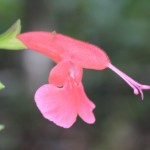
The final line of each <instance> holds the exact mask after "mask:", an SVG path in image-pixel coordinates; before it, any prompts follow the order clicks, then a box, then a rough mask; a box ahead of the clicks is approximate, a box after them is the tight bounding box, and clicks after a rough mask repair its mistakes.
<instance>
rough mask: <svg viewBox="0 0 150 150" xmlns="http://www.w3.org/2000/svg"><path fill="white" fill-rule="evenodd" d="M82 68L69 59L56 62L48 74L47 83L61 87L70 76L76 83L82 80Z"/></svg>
mask: <svg viewBox="0 0 150 150" xmlns="http://www.w3.org/2000/svg"><path fill="white" fill-rule="evenodd" d="M82 74H83V69H82V68H80V67H78V66H76V65H75V64H74V63H73V62H72V61H71V60H64V61H61V62H60V63H58V64H57V65H56V66H55V67H54V68H53V69H52V70H51V72H50V74H49V79H48V80H49V83H51V84H53V85H56V86H58V87H61V86H63V85H64V83H65V82H67V80H68V77H69V76H72V77H73V78H74V80H75V82H76V83H80V82H81V80H82Z"/></svg>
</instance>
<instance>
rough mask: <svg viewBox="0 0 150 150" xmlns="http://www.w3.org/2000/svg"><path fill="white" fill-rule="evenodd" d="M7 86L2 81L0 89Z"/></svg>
mask: <svg viewBox="0 0 150 150" xmlns="http://www.w3.org/2000/svg"><path fill="white" fill-rule="evenodd" d="M3 88H5V85H4V84H2V83H1V82H0V90H1V89H3Z"/></svg>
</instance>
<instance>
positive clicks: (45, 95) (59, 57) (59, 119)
mask: <svg viewBox="0 0 150 150" xmlns="http://www.w3.org/2000/svg"><path fill="white" fill-rule="evenodd" d="M18 39H20V40H21V41H22V42H23V43H24V44H25V45H26V46H27V48H29V49H32V50H35V51H37V52H40V53H43V54H45V55H47V56H48V57H50V58H51V59H53V60H54V61H55V62H56V63H58V64H57V66H56V67H54V68H53V69H52V71H51V73H50V76H49V84H46V85H44V86H42V87H40V88H39V89H38V90H37V92H36V94H35V101H36V104H37V106H38V108H39V109H40V111H41V112H42V114H43V116H44V117H45V118H47V119H49V120H50V121H53V122H54V123H56V124H57V125H59V126H62V127H65V128H68V127H70V126H71V125H72V124H73V123H74V122H75V120H76V117H77V115H79V116H80V117H81V118H82V119H83V120H84V121H85V122H87V123H94V121H95V118H94V115H93V113H92V110H93V109H94V108H95V105H94V104H93V103H92V102H91V101H90V100H89V99H88V98H87V96H86V95H85V92H84V88H83V85H82V83H81V79H82V68H87V69H96V70H102V69H105V68H110V69H111V70H112V71H114V72H115V73H117V74H118V75H119V76H120V77H121V78H122V79H123V80H124V81H125V82H126V83H127V84H128V85H129V86H130V87H131V88H132V89H133V90H134V94H136V95H137V94H139V93H140V94H141V98H142V100H143V98H144V94H143V91H142V90H149V89H150V86H148V85H142V84H140V83H138V82H136V81H135V80H133V79H132V78H131V77H129V76H127V75H126V74H125V73H123V72H122V71H120V70H119V69H118V68H116V67H115V66H113V65H112V64H111V62H110V59H109V57H108V56H107V54H106V53H105V52H104V51H103V50H102V49H101V48H99V47H97V46H95V45H92V44H89V43H86V42H82V41H79V40H76V39H73V38H70V37H68V36H65V35H62V34H58V33H55V32H52V33H50V32H28V33H23V34H20V35H19V36H18Z"/></svg>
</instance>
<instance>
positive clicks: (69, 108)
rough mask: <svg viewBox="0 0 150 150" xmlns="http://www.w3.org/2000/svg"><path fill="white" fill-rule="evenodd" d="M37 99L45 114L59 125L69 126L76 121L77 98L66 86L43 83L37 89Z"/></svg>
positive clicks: (38, 105) (40, 108)
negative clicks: (58, 86)
mask: <svg viewBox="0 0 150 150" xmlns="http://www.w3.org/2000/svg"><path fill="white" fill-rule="evenodd" d="M35 101H36V104H37V107H38V108H39V110H40V111H41V113H42V114H43V116H44V117H45V118H47V119H48V120H50V121H53V122H54V123H55V124H57V125H58V126H61V127H64V128H69V127H71V126H72V125H73V123H74V122H75V121H76V117H77V107H76V100H75V98H74V94H73V93H70V91H68V89H66V87H63V88H57V87H55V86H53V85H51V84H46V85H43V86H42V87H40V88H39V89H38V90H37V92H36V94H35Z"/></svg>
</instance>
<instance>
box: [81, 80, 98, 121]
mask: <svg viewBox="0 0 150 150" xmlns="http://www.w3.org/2000/svg"><path fill="white" fill-rule="evenodd" d="M78 94H79V99H78V114H79V116H80V117H81V118H82V119H83V120H84V121H85V122H86V123H89V124H93V123H94V122H95V116H94V114H93V112H92V111H93V109H94V108H95V104H94V103H93V102H92V101H91V100H89V98H88V97H87V96H86V94H85V91H84V88H83V85H82V83H81V84H80V86H79V88H78Z"/></svg>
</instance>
